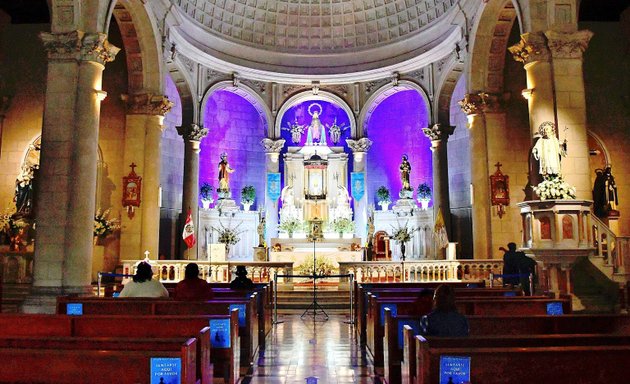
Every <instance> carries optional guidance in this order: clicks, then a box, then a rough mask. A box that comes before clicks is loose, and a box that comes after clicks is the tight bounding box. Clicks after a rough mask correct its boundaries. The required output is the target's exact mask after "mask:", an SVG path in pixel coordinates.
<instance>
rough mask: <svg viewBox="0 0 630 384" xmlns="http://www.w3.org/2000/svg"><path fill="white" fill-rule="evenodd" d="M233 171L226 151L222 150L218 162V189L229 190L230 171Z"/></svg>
mask: <svg viewBox="0 0 630 384" xmlns="http://www.w3.org/2000/svg"><path fill="white" fill-rule="evenodd" d="M233 172H234V169H232V168H231V167H230V164H229V163H228V160H227V153H225V152H223V153H222V154H221V161H220V162H219V191H223V192H227V191H229V190H230V173H233Z"/></svg>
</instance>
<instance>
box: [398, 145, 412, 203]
mask: <svg viewBox="0 0 630 384" xmlns="http://www.w3.org/2000/svg"><path fill="white" fill-rule="evenodd" d="M410 174H411V164H410V163H409V157H408V156H407V155H403V156H402V162H401V163H400V181H401V182H402V189H401V190H400V193H399V196H400V198H401V199H410V198H411V197H412V196H413V188H411V183H410V182H409V175H410Z"/></svg>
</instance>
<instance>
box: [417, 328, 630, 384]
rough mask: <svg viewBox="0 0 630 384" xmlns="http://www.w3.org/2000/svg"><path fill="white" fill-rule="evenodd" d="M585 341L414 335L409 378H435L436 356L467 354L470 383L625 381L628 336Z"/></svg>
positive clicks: (425, 381) (425, 383)
mask: <svg viewBox="0 0 630 384" xmlns="http://www.w3.org/2000/svg"><path fill="white" fill-rule="evenodd" d="M615 337H617V338H619V339H617V340H615V339H614V338H615ZM463 340H466V342H465V345H464V346H462V341H463ZM587 340H588V341H583V340H581V339H580V337H579V336H578V335H558V337H557V338H556V339H551V338H550V337H549V336H548V335H546V336H544V337H540V338H538V339H532V338H531V337H524V338H522V339H520V340H512V341H505V340H503V339H502V338H497V339H496V340H492V339H474V338H470V339H458V340H456V341H455V342H454V341H453V340H452V339H444V338H429V339H427V338H424V337H422V336H416V338H415V342H416V356H415V357H416V378H415V380H414V381H412V382H413V383H417V384H429V383H437V382H438V381H439V374H440V372H439V370H440V356H466V357H470V358H471V370H470V371H471V375H470V376H471V377H470V379H471V380H470V381H471V382H472V383H489V384H492V383H501V384H516V383H518V384H520V383H535V382H539V383H559V382H574V383H586V382H589V383H595V382H596V383H615V382H626V381H627V367H626V365H627V364H626V363H627V361H630V345H629V344H628V342H629V340H628V337H627V336H610V335H607V336H602V337H601V338H599V337H590V339H587ZM510 342H511V343H512V344H509V343H510ZM537 343H540V344H537ZM520 345H525V346H520ZM538 345H540V346H538Z"/></svg>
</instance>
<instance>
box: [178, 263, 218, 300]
mask: <svg viewBox="0 0 630 384" xmlns="http://www.w3.org/2000/svg"><path fill="white" fill-rule="evenodd" d="M212 297H213V294H212V288H210V284H208V283H207V282H206V281H205V280H203V279H200V278H199V266H198V265H197V264H196V263H189V264H188V265H186V270H185V272H184V280H182V281H180V282H179V283H177V285H176V286H175V292H174V293H173V298H174V299H175V300H210V299H212Z"/></svg>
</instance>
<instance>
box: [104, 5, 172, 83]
mask: <svg viewBox="0 0 630 384" xmlns="http://www.w3.org/2000/svg"><path fill="white" fill-rule="evenodd" d="M112 17H114V18H115V19H116V23H117V24H118V27H119V28H120V32H121V35H122V39H123V45H124V48H125V53H126V58H127V71H128V82H129V93H131V94H137V93H143V92H148V93H152V94H162V92H164V66H163V64H162V57H161V52H162V49H161V47H160V44H161V42H160V41H159V39H156V36H160V34H159V33H158V28H157V25H156V22H155V19H154V18H153V15H152V13H151V12H147V10H146V9H145V7H144V4H143V2H139V1H131V0H118V1H116V2H112V4H111V6H110V9H109V12H108V14H107V18H106V24H105V26H106V28H105V31H108V30H109V26H110V24H111V18H112Z"/></svg>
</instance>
